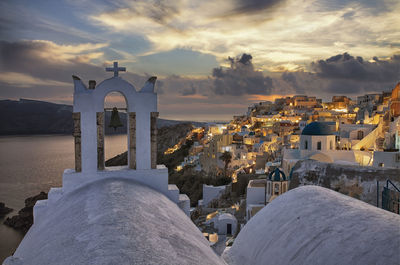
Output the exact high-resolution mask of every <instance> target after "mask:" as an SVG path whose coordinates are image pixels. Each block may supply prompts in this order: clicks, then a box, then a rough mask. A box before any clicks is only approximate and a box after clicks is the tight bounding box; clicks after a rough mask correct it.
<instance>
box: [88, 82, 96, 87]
mask: <svg viewBox="0 0 400 265" xmlns="http://www.w3.org/2000/svg"><path fill="white" fill-rule="evenodd" d="M95 88H96V80H89V89H95Z"/></svg>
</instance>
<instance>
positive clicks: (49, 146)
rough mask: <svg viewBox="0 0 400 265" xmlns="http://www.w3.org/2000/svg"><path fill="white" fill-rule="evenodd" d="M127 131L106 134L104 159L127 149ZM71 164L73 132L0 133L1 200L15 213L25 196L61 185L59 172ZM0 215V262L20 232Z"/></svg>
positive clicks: (14, 243) (12, 250)
mask: <svg viewBox="0 0 400 265" xmlns="http://www.w3.org/2000/svg"><path fill="white" fill-rule="evenodd" d="M126 139H127V138H126V135H114V136H106V139H105V150H106V159H108V158H111V157H114V156H115V155H117V154H120V153H122V152H124V151H126V147H127V143H126V141H127V140H126ZM73 167H74V146H73V137H72V136H54V135H41V136H15V137H14V136H13V137H9V136H7V137H0V202H4V203H5V204H6V206H8V207H11V208H13V209H14V211H13V212H11V213H10V214H9V216H12V215H15V214H16V213H17V212H18V211H19V210H20V209H21V208H22V207H24V200H25V199H26V198H27V197H30V196H33V195H36V194H38V193H39V192H40V191H45V192H48V190H49V189H50V188H51V187H60V186H61V182H62V173H63V171H64V169H66V168H73ZM3 221H4V219H0V223H1V224H0V263H2V262H3V259H4V258H6V257H8V256H10V255H11V254H12V253H13V252H14V251H15V249H16V247H17V246H18V244H19V242H20V241H21V240H22V238H23V236H22V235H21V234H20V233H18V232H16V231H15V230H13V229H11V228H9V227H7V226H5V225H3Z"/></svg>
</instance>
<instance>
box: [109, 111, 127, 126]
mask: <svg viewBox="0 0 400 265" xmlns="http://www.w3.org/2000/svg"><path fill="white" fill-rule="evenodd" d="M108 127H112V128H114V131H116V130H117V128H118V127H123V124H122V122H121V120H120V119H119V114H118V109H117V108H116V107H114V108H113V110H112V113H111V120H110V124H109V125H108Z"/></svg>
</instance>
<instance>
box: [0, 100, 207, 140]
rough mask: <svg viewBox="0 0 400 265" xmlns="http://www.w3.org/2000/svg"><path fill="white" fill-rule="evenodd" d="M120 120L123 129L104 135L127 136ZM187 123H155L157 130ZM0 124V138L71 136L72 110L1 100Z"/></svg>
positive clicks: (172, 121)
mask: <svg viewBox="0 0 400 265" xmlns="http://www.w3.org/2000/svg"><path fill="white" fill-rule="evenodd" d="M110 117H111V112H106V124H108V122H109V119H110ZM120 118H121V122H122V123H123V124H124V127H121V128H118V129H117V130H116V131H114V129H113V128H108V127H106V134H119V133H126V114H125V113H120ZM187 122H188V121H175V120H165V119H158V123H157V127H158V128H161V127H166V126H171V125H176V124H180V123H187ZM189 122H190V121H189ZM0 123H1V124H0V135H23V134H25V135H31V134H71V133H72V129H73V122H72V106H70V105H64V104H55V103H50V102H45V101H37V100H29V99H20V100H19V101H16V100H0ZM190 123H192V124H193V125H194V126H203V125H204V123H199V122H190Z"/></svg>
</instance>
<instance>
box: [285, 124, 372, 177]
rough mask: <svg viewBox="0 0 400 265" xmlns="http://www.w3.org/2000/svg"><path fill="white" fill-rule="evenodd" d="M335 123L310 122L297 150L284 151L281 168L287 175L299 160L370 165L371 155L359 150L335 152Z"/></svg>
mask: <svg viewBox="0 0 400 265" xmlns="http://www.w3.org/2000/svg"><path fill="white" fill-rule="evenodd" d="M335 127H336V125H335V123H324V122H312V123H310V124H308V125H307V126H306V127H305V128H304V130H303V131H302V133H301V136H300V143H299V145H300V148H299V149H284V151H283V159H282V168H283V171H284V172H285V174H287V175H289V174H290V171H291V169H292V168H293V166H294V165H295V164H296V162H297V161H299V160H306V159H314V160H318V161H321V162H328V163H338V164H347V165H349V164H353V165H372V154H370V153H368V152H366V151H361V150H337V146H338V144H337V140H336V138H337V135H336V133H335Z"/></svg>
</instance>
